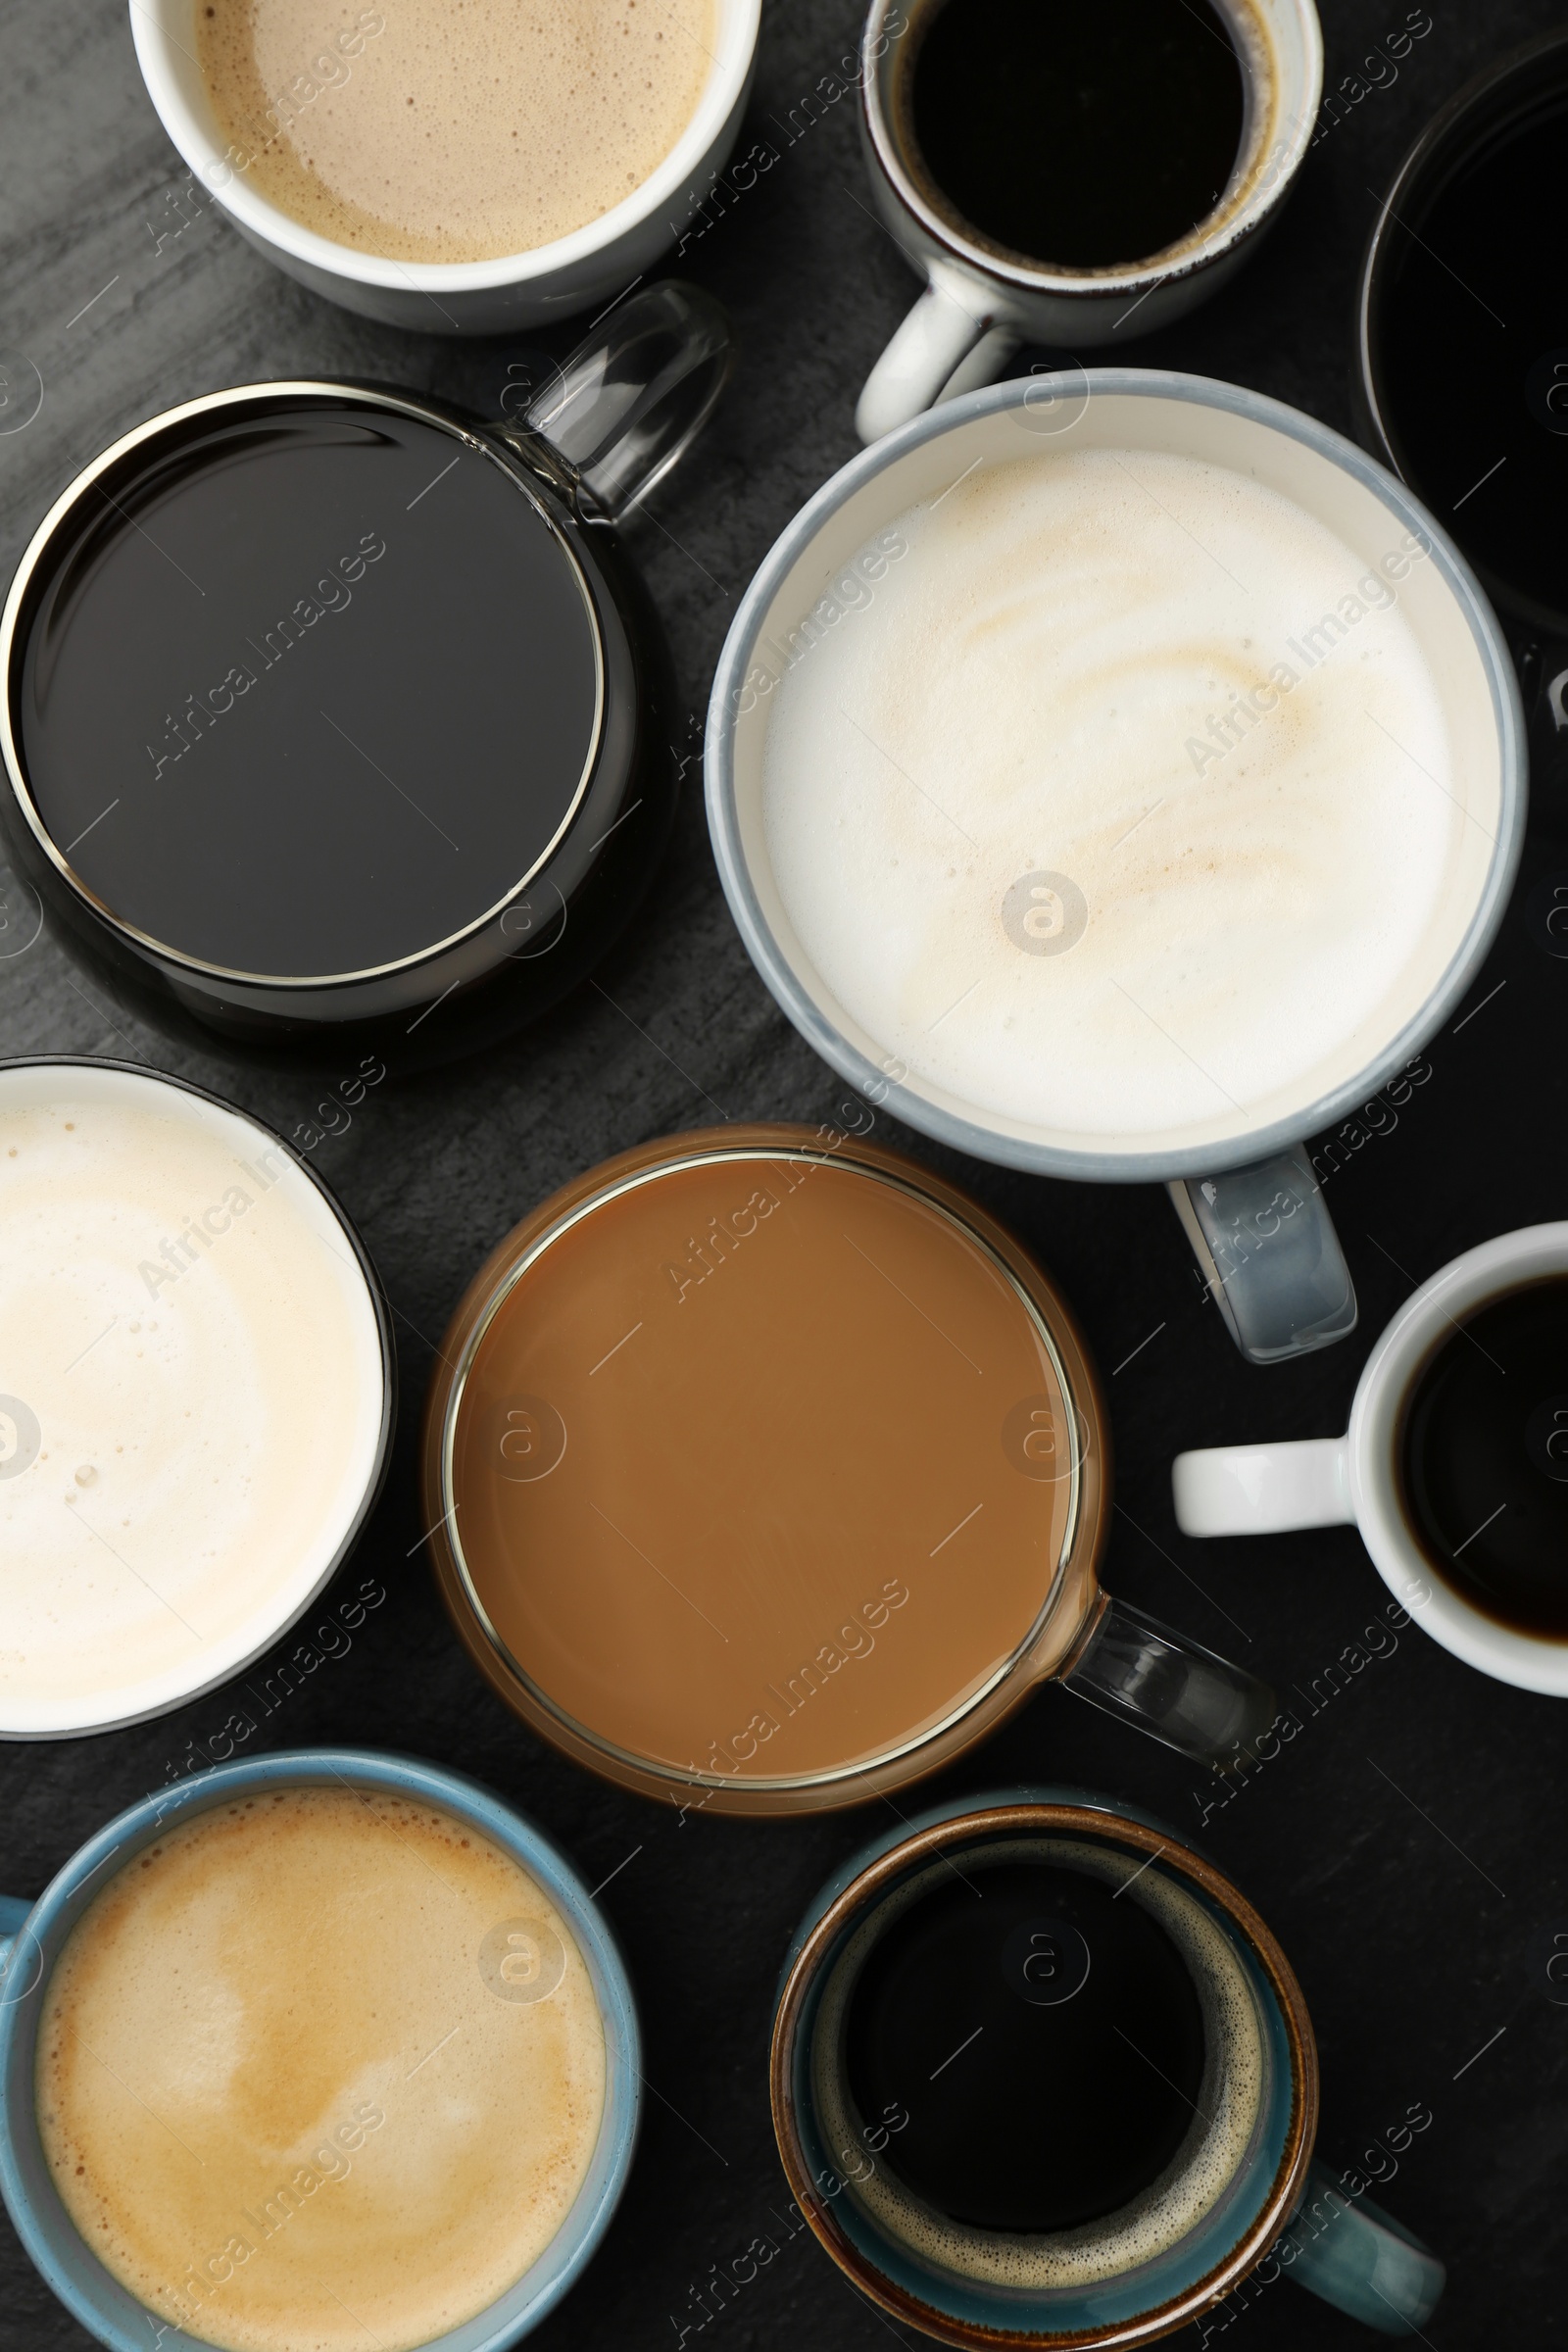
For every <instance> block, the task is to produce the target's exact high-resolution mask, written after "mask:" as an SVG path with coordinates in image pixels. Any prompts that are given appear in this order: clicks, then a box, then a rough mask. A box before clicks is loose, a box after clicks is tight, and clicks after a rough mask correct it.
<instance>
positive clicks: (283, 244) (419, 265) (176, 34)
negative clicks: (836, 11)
mask: <svg viewBox="0 0 1568 2352" xmlns="http://www.w3.org/2000/svg"><path fill="white" fill-rule="evenodd" d="M198 5H199V0H130V28H131V34H132V37H133V39H134V40H135V44H136V57H137V61H138V63H139V64H140V67H141V71H142V78H143V80H144V81H145V82H146V84H147V89H148V94H149V96H150V97H151V99H152V102H153V104H154V106H155V107H156V108H157V109H158V113H159V116H160V119H161V120H162V122H163V125H164V128H165V129H166V130H167V131H168V133H169V135H170V137H171V139H172V141H173V143H174V145H175V146H176V147H177V148H178V150H179V152H180V154H181V155H182V156H183V157H184V159H185V161H186V163H187V164H188V165H189V166H190V169H191V171H192V172H194V173H195V174H196V175H197V177H198V178H199V179H200V180H201V181H202V183H203V185H204V186H205V187H206V188H207V189H208V190H209V192H210V193H211V195H212V197H213V199H214V201H215V202H216V203H217V204H218V205H219V206H220V207H221V210H222V211H223V212H225V213H226V214H227V215H228V218H229V219H230V220H231V221H233V223H234V226H235V227H236V228H237V229H238V230H239V232H240V234H241V236H243V237H248V238H249V240H250V242H251V243H252V244H253V245H254V246H256V248H257V249H258V251H259V252H261V253H265V254H266V256H267V258H268V260H269V261H270V262H275V263H276V264H277V267H278V268H279V269H280V270H286V271H287V272H288V274H289V276H290V277H297V278H298V279H299V280H300V281H301V283H302V284H304V285H307V286H309V287H311V289H312V290H313V292H315V293H317V294H324V295H325V296H326V297H327V299H328V301H330V302H340V303H342V304H343V305H344V307H345V309H347V310H351V311H358V312H360V313H361V314H362V315H363V316H364V317H365V318H367V319H380V320H382V321H383V323H384V324H386V325H388V326H402V327H409V328H412V329H414V330H416V331H422V332H424V333H426V334H466V335H493V334H501V333H504V332H505V331H506V330H507V329H508V328H509V327H519V326H538V325H544V324H548V323H550V322H551V321H552V320H554V319H565V318H569V317H570V316H571V315H572V313H573V312H576V311H584V310H588V309H591V308H592V307H593V306H594V305H595V304H597V303H601V302H609V301H610V300H612V299H613V296H615V295H616V294H619V293H620V292H621V291H622V290H623V289H624V288H625V287H626V285H627V284H628V283H629V282H630V281H631V280H633V279H635V278H636V277H637V276H638V275H639V273H640V272H643V271H645V270H648V269H650V268H651V267H652V265H653V263H654V262H655V261H657V260H658V258H659V256H660V255H661V254H662V252H664V250H665V249H666V247H667V246H669V245H670V244H672V243H673V242H674V240H675V239H676V238H677V237H678V236H679V235H680V233H681V230H682V229H683V228H684V227H685V226H686V223H687V222H688V221H690V220H691V219H692V217H693V215H694V214H695V213H696V211H697V209H698V207H699V206H700V205H701V203H702V201H703V199H704V197H705V196H707V195H708V194H709V193H710V190H711V181H712V178H713V175H714V173H715V172H718V171H719V170H720V169H721V168H722V166H723V164H724V163H725V161H726V160H727V158H728V156H729V151H730V149H731V148H732V147H733V145H734V144H735V135H736V132H737V131H738V130H739V128H740V123H741V117H742V115H743V114H744V112H745V109H746V100H747V96H748V94H749V92H750V89H751V83H752V73H753V69H754V67H755V64H756V58H757V33H758V25H759V23H760V16H761V0H717V9H716V17H717V33H716V37H715V39H714V42H713V63H712V66H711V69H710V72H709V76H708V80H707V83H706V84H705V86H704V89H703V94H702V97H701V99H700V101H699V103H698V107H697V112H696V114H695V115H693V117H692V119H691V121H690V123H688V124H687V125H686V129H685V131H684V132H683V134H682V136H681V137H680V138H679V139H678V140H677V141H676V143H675V145H674V146H673V147H672V148H671V149H670V152H669V154H668V155H667V156H665V158H664V160H663V162H662V164H661V165H660V166H659V169H658V170H657V171H656V172H652V173H650V175H649V177H648V178H647V179H645V180H644V181H643V183H642V185H641V187H639V188H636V189H634V190H633V191H632V193H631V195H629V196H628V197H626V198H625V200H624V201H623V202H622V203H620V204H617V205H615V206H614V207H613V209H612V210H611V211H610V212H608V213H605V214H603V215H602V216H601V217H600V219H599V220H597V221H589V223H588V225H587V227H586V228H578V229H573V231H572V233H571V234H570V236H566V237H557V238H555V239H554V240H553V241H552V242H551V243H550V244H548V245H539V246H536V247H535V248H534V249H533V251H532V252H529V253H515V254H507V255H504V256H503V257H502V258H501V259H499V260H496V261H488V262H397V261H392V260H389V259H388V258H387V257H385V256H384V255H381V254H374V253H362V252H359V251H358V250H357V249H355V248H353V247H351V246H347V245H339V244H335V243H334V242H333V240H332V239H331V238H330V237H322V236H319V235H318V234H317V232H316V231H315V230H314V229H312V228H307V227H306V226H305V224H304V222H303V221H296V220H295V219H294V218H293V216H292V215H291V214H289V213H285V212H284V211H282V209H281V208H280V207H279V206H277V205H275V204H271V203H270V202H269V201H268V199H267V198H266V197H265V196H264V195H263V194H262V193H261V191H260V189H258V188H257V187H255V186H253V185H252V183H251V182H250V181H249V180H248V179H247V178H246V176H245V173H244V171H243V169H239V170H236V168H235V163H234V159H233V156H232V151H231V148H230V145H229V141H228V139H227V137H226V136H225V134H224V133H223V131H222V130H221V128H220V126H219V123H218V119H217V117H216V115H215V113H214V111H213V106H212V101H211V100H210V98H209V96H208V94H207V84H206V80H205V78H204V76H203V73H202V70H201V67H200V65H199V63H198V62H197V56H196V36H195V29H194V26H195V16H196V9H197V6H198ZM352 22H354V19H353V13H352V11H350V10H348V9H345V10H344V13H343V23H344V24H345V25H348V24H351V23H352ZM335 23H336V21H335V20H334V21H333V23H332V24H325V23H324V21H323V40H328V39H329V38H330V36H331V34H332V31H333V29H334V26H335Z"/></svg>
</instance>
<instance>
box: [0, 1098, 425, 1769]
mask: <svg viewBox="0 0 1568 2352" xmlns="http://www.w3.org/2000/svg"><path fill="white" fill-rule="evenodd" d="M44 1075H45V1074H42V1073H40V1074H37V1077H36V1079H35V1078H34V1074H32V1073H28V1072H26V1071H25V1070H24V1071H15V1072H12V1073H10V1076H11V1078H12V1079H13V1080H15V1081H16V1082H17V1083H16V1084H14V1085H11V1086H8V1087H7V1089H6V1094H5V1097H4V1099H3V1100H0V1562H3V1567H0V1579H3V1592H4V1610H3V1617H0V1729H3V1730H5V1731H7V1732H11V1733H17V1734H21V1735H23V1736H25V1737H34V1738H36V1737H38V1736H40V1735H45V1734H48V1733H50V1732H52V1731H62V1730H73V1729H84V1728H90V1727H91V1726H93V1725H95V1724H99V1723H114V1722H117V1721H123V1720H124V1719H125V1718H127V1717H130V1716H134V1715H137V1714H141V1713H145V1712H148V1711H150V1710H152V1709H155V1708H157V1707H159V1706H161V1705H167V1704H171V1703H172V1702H173V1701H174V1700H175V1699H176V1698H178V1697H180V1696H183V1695H185V1694H187V1693H188V1692H190V1691H199V1690H202V1689H205V1688H206V1687H207V1686H208V1685H210V1684H211V1683H213V1682H214V1681H216V1680H217V1679H219V1678H220V1677H221V1675H222V1674H224V1673H227V1672H232V1671H234V1670H235V1669H236V1668H238V1667H239V1666H241V1665H242V1664H244V1663H245V1662H246V1661H247V1660H248V1659H249V1658H251V1657H253V1656H255V1655H256V1654H257V1653H258V1652H259V1651H260V1650H262V1649H263V1648H265V1647H266V1646H267V1644H268V1642H270V1641H271V1640H272V1639H273V1638H274V1637H275V1636H276V1634H277V1633H278V1632H279V1631H280V1630H281V1629H282V1627H283V1626H284V1625H286V1624H287V1623H288V1622H289V1620H290V1618H291V1617H292V1616H293V1615H294V1614H295V1613H296V1612H297V1611H298V1609H299V1608H301V1607H303V1606H304V1605H305V1603H306V1602H307V1601H308V1599H309V1598H310V1595H311V1593H312V1592H313V1591H314V1590H315V1589H316V1588H317V1586H318V1585H319V1582H320V1581H321V1578H322V1577H323V1576H324V1575H325V1574H326V1572H327V1569H328V1568H329V1566H330V1565H331V1561H332V1558H333V1555H334V1553H335V1551H336V1549H337V1547H338V1545H339V1544H340V1543H341V1540H342V1537H343V1535H344V1534H345V1533H346V1531H347V1529H348V1528H349V1526H350V1525H351V1524H352V1521H353V1518H354V1514H355V1512H356V1511H357V1509H358V1507H359V1505H360V1502H361V1499H362V1497H363V1495H364V1493H365V1491H366V1488H367V1486H368V1483H369V1479H370V1475H371V1471H372V1467H373V1463H374V1458H375V1449H376V1446H377V1443H378V1438H379V1431H380V1422H381V1404H382V1388H383V1375H382V1370H381V1361H380V1352H379V1342H378V1336H377V1330H376V1324H375V1318H374V1313H373V1308H372V1305H371V1301H370V1296H369V1292H368V1286H367V1284H366V1282H365V1279H364V1276H363V1275H362V1273H361V1271H360V1268H359V1265H358V1263H357V1261H356V1260H355V1259H354V1257H353V1255H352V1252H351V1250H350V1247H349V1244H348V1242H347V1240H346V1238H345V1236H344V1234H343V1232H342V1229H341V1227H340V1226H339V1225H338V1223H337V1221H336V1219H335V1218H334V1217H332V1216H331V1214H330V1212H329V1211H328V1210H327V1209H326V1207H325V1204H324V1203H323V1202H321V1201H320V1200H319V1196H318V1195H317V1194H316V1193H315V1190H314V1187H311V1186H310V1185H309V1184H308V1183H307V1180H306V1179H305V1178H304V1177H303V1176H302V1175H301V1174H300V1172H299V1170H298V1169H297V1168H295V1166H294V1165H293V1162H292V1161H291V1160H290V1159H289V1157H288V1154H287V1153H286V1152H284V1151H283V1149H282V1148H281V1146H274V1147H272V1148H271V1149H270V1150H269V1149H268V1146H267V1139H266V1137H265V1136H263V1135H262V1134H260V1133H259V1132H258V1131H257V1130H256V1129H254V1128H251V1127H250V1126H249V1125H248V1124H244V1123H241V1122H240V1121H238V1120H236V1119H230V1118H228V1117H227V1116H226V1115H225V1114H222V1113H217V1114H215V1122H216V1123H207V1122H205V1121H204V1120H203V1119H202V1117H201V1116H200V1115H199V1114H198V1113H197V1112H196V1111H195V1110H194V1109H192V1110H190V1111H186V1110H185V1109H184V1108H183V1104H184V1103H185V1100H186V1099H185V1098H183V1097H182V1096H180V1095H179V1094H177V1093H176V1092H175V1091H174V1090H172V1089H171V1088H162V1087H159V1086H158V1085H157V1084H156V1082H154V1081H140V1082H138V1081H136V1080H135V1079H120V1078H118V1077H116V1076H113V1075H111V1076H110V1077H109V1078H107V1079H105V1080H104V1081H103V1082H102V1083H101V1084H96V1085H93V1086H92V1087H90V1088H89V1087H88V1086H86V1085H84V1086H83V1087H82V1092H81V1095H80V1097H79V1099H78V1098H75V1097H74V1095H73V1094H63V1095H62V1096H61V1097H59V1098H55V1099H47V1100H39V1099H36V1098H37V1097H38V1095H39V1094H40V1093H41V1092H42V1083H41V1082H42V1080H43V1077H44ZM86 1075H87V1074H86V1073H80V1074H78V1073H75V1072H67V1073H61V1074H60V1076H59V1078H58V1079H56V1080H55V1083H58V1084H62V1085H63V1086H70V1085H72V1082H73V1081H74V1080H76V1079H77V1078H78V1076H81V1077H85V1076H86ZM92 1076H93V1077H94V1078H95V1079H97V1078H98V1077H99V1074H98V1073H93V1074H92ZM29 1094H30V1095H31V1096H32V1097H34V1098H35V1099H32V1100H27V1099H26V1098H27V1096H28V1095H29ZM160 1097H162V1098H164V1100H165V1101H167V1103H169V1104H170V1106H171V1107H170V1109H169V1110H168V1111H167V1112H166V1111H161V1110H154V1109H152V1108H149V1107H144V1106H143V1105H144V1104H145V1103H151V1102H156V1101H157V1100H158V1099H159V1098H160Z"/></svg>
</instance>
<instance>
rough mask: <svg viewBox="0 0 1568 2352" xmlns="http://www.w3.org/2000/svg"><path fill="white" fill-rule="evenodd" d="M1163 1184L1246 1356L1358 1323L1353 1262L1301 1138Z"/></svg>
mask: <svg viewBox="0 0 1568 2352" xmlns="http://www.w3.org/2000/svg"><path fill="white" fill-rule="evenodd" d="M1166 1190H1167V1192H1168V1193H1169V1194H1170V1197H1171V1200H1172V1201H1173V1202H1174V1204H1175V1209H1176V1214H1177V1215H1178V1217H1180V1219H1181V1221H1182V1224H1183V1226H1184V1227H1185V1229H1186V1233H1187V1238H1188V1240H1189V1241H1190V1242H1191V1243H1192V1245H1193V1250H1194V1254H1195V1255H1196V1257H1197V1259H1198V1264H1199V1270H1200V1272H1201V1274H1202V1275H1203V1276H1204V1278H1205V1280H1206V1283H1207V1287H1208V1291H1209V1295H1210V1296H1211V1298H1212V1299H1213V1300H1214V1302H1215V1304H1216V1305H1217V1306H1218V1308H1219V1311H1220V1314H1221V1315H1222V1317H1223V1318H1224V1322H1225V1328H1226V1330H1227V1331H1228V1332H1229V1333H1230V1335H1231V1338H1232V1339H1233V1340H1234V1341H1235V1342H1236V1345H1237V1347H1238V1348H1240V1349H1241V1351H1242V1353H1243V1354H1244V1355H1245V1356H1246V1357H1247V1359H1248V1361H1249V1363H1253V1364H1277V1363H1282V1362H1284V1361H1285V1360H1286V1359H1287V1358H1288V1357H1290V1356H1295V1355H1309V1354H1310V1353H1311V1352H1312V1350H1313V1349H1314V1348H1332V1347H1333V1345H1334V1343H1335V1341H1336V1340H1343V1339H1345V1338H1346V1337H1347V1336H1348V1334H1349V1333H1350V1332H1352V1331H1353V1330H1354V1329H1355V1325H1356V1315H1357V1308H1356V1303H1355V1286H1354V1285H1353V1283H1352V1282H1351V1280H1350V1269H1349V1267H1348V1265H1347V1264H1346V1262H1345V1252H1344V1250H1342V1249H1341V1248H1340V1237H1339V1235H1338V1234H1337V1233H1336V1232H1335V1230H1334V1222H1333V1219H1332V1218H1331V1217H1330V1215H1329V1212H1328V1210H1327V1209H1326V1208H1325V1207H1324V1205H1323V1188H1322V1186H1321V1185H1320V1184H1319V1183H1318V1180H1317V1177H1316V1175H1315V1174H1314V1172H1313V1168H1312V1163H1311V1161H1310V1160H1309V1159H1308V1158H1307V1156H1306V1152H1305V1150H1304V1149H1303V1148H1302V1147H1301V1146H1300V1145H1298V1146H1297V1147H1296V1148H1295V1149H1294V1150H1292V1151H1290V1152H1277V1153H1276V1154H1275V1155H1274V1157H1273V1158H1272V1159H1259V1160H1254V1161H1253V1163H1252V1165H1251V1166H1250V1167H1246V1168H1232V1169H1231V1170H1230V1172H1229V1174H1227V1175H1224V1176H1208V1177H1202V1178H1194V1179H1193V1180H1192V1181H1191V1182H1189V1183H1185V1184H1183V1183H1177V1184H1171V1185H1167V1187H1166Z"/></svg>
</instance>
